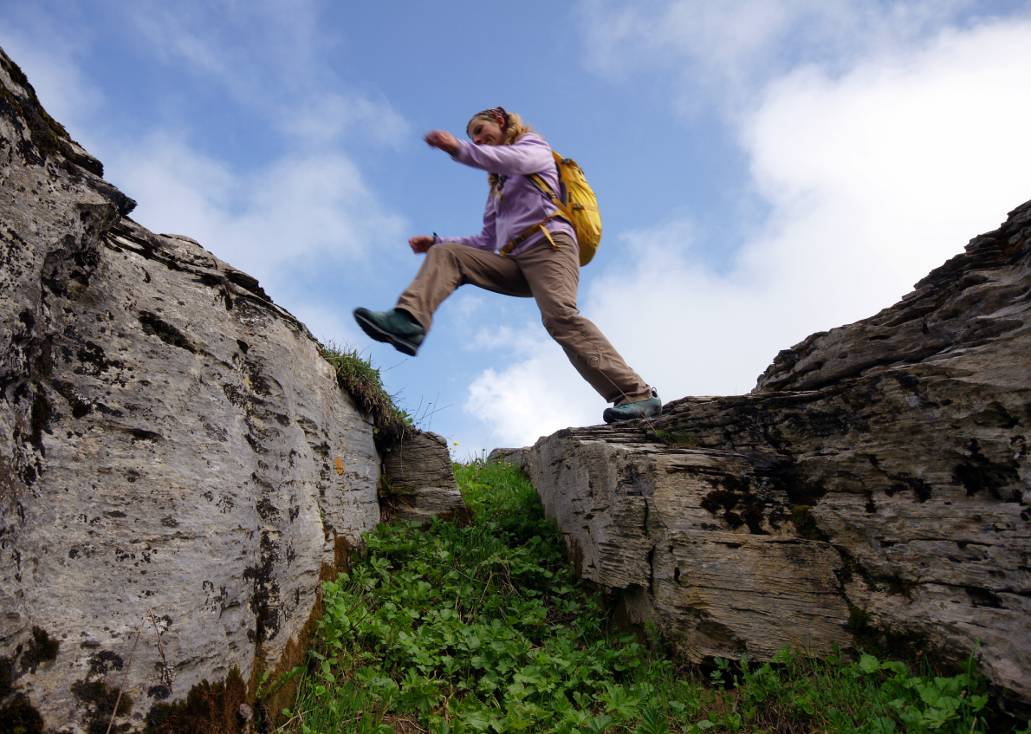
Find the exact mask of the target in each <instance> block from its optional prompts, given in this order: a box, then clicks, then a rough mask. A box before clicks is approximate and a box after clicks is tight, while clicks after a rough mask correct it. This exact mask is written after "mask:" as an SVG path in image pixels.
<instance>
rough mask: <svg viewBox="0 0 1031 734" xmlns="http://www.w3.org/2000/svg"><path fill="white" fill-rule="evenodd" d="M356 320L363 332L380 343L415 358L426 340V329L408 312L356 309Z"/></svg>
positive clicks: (394, 309) (396, 309) (397, 309)
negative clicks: (384, 343)
mask: <svg viewBox="0 0 1031 734" xmlns="http://www.w3.org/2000/svg"><path fill="white" fill-rule="evenodd" d="M354 320H355V321H357V322H358V326H360V327H362V331H364V332H365V333H366V334H368V335H369V336H371V337H372V338H373V339H375V340H376V341H378V342H387V343H389V344H393V345H394V349H396V350H397V351H399V352H404V353H405V354H410V355H411V356H413V357H414V356H415V353H416V352H417V351H419V345H420V344H422V340H423V339H425V338H426V329H424V328H422V324H420V323H419V322H418V321H416V320H415V319H414V318H412V316H411V315H410V314H409V313H408V312H407V311H402V310H401V309H399V308H392V309H390V310H389V311H370V310H369V309H367V308H356V309H355V310H354Z"/></svg>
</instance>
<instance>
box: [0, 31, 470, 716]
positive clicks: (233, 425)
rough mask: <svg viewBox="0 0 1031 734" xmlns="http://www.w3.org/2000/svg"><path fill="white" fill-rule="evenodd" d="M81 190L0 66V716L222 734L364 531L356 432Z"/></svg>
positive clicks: (102, 189)
mask: <svg viewBox="0 0 1031 734" xmlns="http://www.w3.org/2000/svg"><path fill="white" fill-rule="evenodd" d="M102 173H103V169H102V166H101V165H100V163H99V162H98V161H96V160H95V159H93V158H92V157H91V156H90V155H89V154H88V153H86V152H85V151H84V150H82V148H81V147H79V146H78V145H77V144H76V143H74V141H72V140H71V139H70V138H69V137H68V135H67V133H66V132H65V131H64V130H63V128H61V126H60V125H59V124H58V123H56V122H55V121H54V120H52V119H51V118H50V117H49V116H48V115H47V114H46V112H45V111H44V110H43V108H42V107H41V106H40V105H39V103H38V101H37V99H36V96H35V93H34V92H33V90H32V87H31V86H30V85H29V83H28V81H27V80H26V79H25V77H24V75H22V73H21V71H20V70H19V69H18V68H17V66H16V65H14V64H13V62H12V61H11V60H10V59H9V58H8V57H7V56H5V55H4V54H3V53H2V51H0V242H2V248H3V249H2V251H0V292H2V293H3V294H4V295H3V298H2V299H0V608H2V614H0V720H2V721H4V722H5V725H6V724H11V722H14V724H20V725H22V726H24V727H25V729H24V730H25V731H38V730H48V731H50V730H58V729H60V731H62V732H79V731H104V730H106V729H107V727H108V725H109V723H110V722H111V720H112V712H114V711H115V709H116V708H117V716H115V717H114V727H113V729H112V731H135V730H139V729H142V728H144V727H148V726H149V727H152V728H153V729H155V730H164V731H187V730H190V729H191V728H198V727H199V728H200V729H201V730H205V731H208V730H211V731H234V730H236V729H238V728H240V727H246V725H247V719H248V718H249V717H250V716H251V715H252V714H253V713H258V712H257V711H256V710H255V709H253V708H251V707H248V706H247V705H246V704H248V703H251V702H253V700H254V695H255V690H256V688H257V681H258V678H259V676H260V675H261V674H262V673H265V672H268V673H273V674H274V673H275V672H277V671H279V670H282V669H283V668H284V667H288V666H290V665H292V664H293V663H294V662H296V661H297V660H299V659H300V653H301V652H303V645H304V644H305V642H306V635H307V629H308V625H309V622H310V620H311V619H312V618H313V615H314V614H315V613H316V612H317V609H318V587H319V580H320V576H325V575H326V574H330V573H333V572H334V571H335V569H336V568H337V567H338V566H339V565H340V564H341V563H342V562H343V561H344V560H345V558H346V554H347V550H348V549H349V548H350V547H352V546H353V545H355V544H357V543H358V542H359V540H360V537H361V534H362V533H363V532H365V531H367V530H369V529H371V528H372V527H373V526H374V525H375V524H376V523H377V522H378V521H379V519H380V508H379V504H378V500H377V491H378V488H379V485H380V479H381V472H380V457H379V456H378V454H377V451H376V448H375V445H374V441H373V426H372V425H371V424H370V421H369V420H367V419H366V418H365V417H363V415H362V414H361V413H360V412H359V411H358V410H357V409H356V408H355V406H354V403H353V401H352V400H351V398H350V397H349V396H348V395H346V394H344V393H342V392H341V390H340V389H339V387H338V384H337V378H336V374H335V372H334V370H333V369H332V368H331V367H330V365H329V364H328V363H327V362H326V361H325V360H324V359H323V358H322V357H321V356H320V353H319V350H318V344H317V343H316V341H315V340H314V339H313V338H312V337H311V335H310V334H309V333H308V331H307V330H306V329H305V327H304V326H303V325H302V324H301V323H299V322H298V321H297V320H296V319H295V318H293V317H292V316H291V315H290V314H289V313H287V312H286V311H284V310H283V309H281V308H279V307H277V306H276V305H275V304H274V303H272V302H271V301H270V300H269V298H268V296H267V295H266V294H265V293H264V292H263V291H262V290H261V288H260V287H259V286H258V283H257V282H256V281H255V280H254V279H253V278H251V277H250V276H248V275H246V274H244V273H242V272H240V271H238V270H236V269H234V268H232V267H231V266H229V265H227V264H226V263H224V262H221V261H220V260H218V259H217V258H216V257H214V256H213V255H212V254H211V253H209V252H207V251H206V250H205V249H204V248H202V247H201V246H200V245H199V244H197V243H196V242H194V241H193V240H191V239H189V238H187V237H182V236H174V235H156V234H153V233H151V232H149V231H147V230H146V229H144V228H143V227H141V226H139V225H138V224H136V223H135V222H133V221H132V220H131V219H129V218H127V216H126V215H127V214H128V213H129V211H130V210H131V209H132V207H133V202H132V201H131V200H130V199H128V198H127V197H126V196H124V195H123V194H121V193H120V192H119V191H117V190H116V189H115V188H114V187H112V186H111V185H110V184H108V183H106V182H105V181H104V180H103V179H102V178H101V176H102ZM438 448H439V447H438ZM438 453H439V454H442V456H443V457H444V459H445V460H446V457H447V452H446V448H445V449H440V450H439V451H438ZM437 458H438V460H440V456H438V457H437ZM442 481H443V480H442ZM439 486H440V484H439V483H437V484H435V485H434V487H439ZM452 488H453V480H452ZM438 493H439V492H438ZM241 704H244V705H243V706H241ZM198 722H203V723H198ZM12 725H13V724H12ZM212 727H213V728H212Z"/></svg>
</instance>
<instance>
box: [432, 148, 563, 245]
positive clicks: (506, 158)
mask: <svg viewBox="0 0 1031 734" xmlns="http://www.w3.org/2000/svg"><path fill="white" fill-rule="evenodd" d="M459 144H460V146H461V147H460V148H459V149H458V151H457V152H456V153H455V154H454V155H453V156H451V157H452V158H454V159H455V160H456V161H458V162H459V163H464V164H465V165H467V166H472V167H473V168H479V169H482V170H484V171H487V172H488V173H495V174H497V175H498V176H501V177H502V180H503V183H502V185H501V192H500V195H496V193H495V192H494V191H493V190H492V191H490V192H489V193H488V194H487V206H486V208H484V210H483V231H482V232H480V234H477V235H472V236H471V237H443V238H441V240H442V241H443V242H458V243H460V244H463V245H468V246H469V247H476V248H479V249H481V250H489V251H491V252H498V251H499V250H500V249H501V248H502V247H504V246H505V244H506V243H507V242H508V241H509V240H510V239H512V238H513V237H515V236H516V235H519V234H521V233H522V232H524V231H525V230H527V229H528V228H529V227H530V226H532V225H534V224H538V223H540V222H543V221H544V218H545V217H547V216H548V215H549V214H550V213H551V212H553V211H555V206H554V205H553V204H552V203H551V202H550V201H549V200H548V199H547V197H545V196H544V194H542V193H541V191H540V189H538V188H537V187H536V186H534V185H533V182H532V181H530V179H529V178H527V176H528V175H529V174H531V173H539V174H540V175H541V177H542V178H543V179H544V180H545V181H546V182H547V183H548V185H549V186H551V187H552V190H553V191H558V185H559V183H558V171H557V170H556V169H555V159H554V158H553V157H552V155H551V146H550V145H548V142H547V141H546V140H545V139H544V138H542V137H541V136H540V135H537V134H536V133H532V132H530V133H526V134H524V135H523V136H522V137H521V138H519V139H518V140H517V141H516V142H514V143H513V144H511V145H476V144H475V143H470V142H467V141H465V140H460V141H459ZM545 226H546V227H547V229H548V231H549V232H565V233H566V234H568V235H569V236H570V237H571V238H572V239H573V241H574V242H575V241H576V234H575V233H574V232H573V228H572V226H570V224H569V223H568V222H566V220H564V219H550V220H548V222H547V224H546V225H545ZM543 237H544V234H543V233H541V232H538V233H537V234H535V235H532V236H531V237H529V238H527V240H526V241H525V242H522V243H521V244H520V245H519V246H518V247H516V248H515V249H514V250H513V251H512V252H511V253H510V254H512V255H515V254H518V253H520V252H522V251H523V250H526V249H527V248H529V247H532V246H533V245H535V244H537V243H538V242H540V241H541V239H542V238H543Z"/></svg>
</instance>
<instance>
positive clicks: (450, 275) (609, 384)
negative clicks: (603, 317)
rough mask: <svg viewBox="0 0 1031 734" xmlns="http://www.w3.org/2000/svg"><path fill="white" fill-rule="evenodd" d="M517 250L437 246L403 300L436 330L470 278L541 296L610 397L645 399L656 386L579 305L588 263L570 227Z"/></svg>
mask: <svg viewBox="0 0 1031 734" xmlns="http://www.w3.org/2000/svg"><path fill="white" fill-rule="evenodd" d="M553 237H554V240H555V244H556V245H558V249H557V250H556V249H553V248H552V247H551V246H549V245H548V243H547V242H545V241H542V242H541V243H539V244H536V245H533V246H531V247H530V248H529V249H527V250H525V251H523V252H519V253H517V254H515V255H513V256H508V257H506V256H503V255H497V254H495V253H493V252H487V251H485V250H479V249H476V248H475V247H468V246H466V245H460V244H456V243H449V244H440V245H434V246H433V247H431V248H430V249H429V250H428V251H427V252H426V259H425V261H424V262H423V264H422V267H421V268H419V273H418V274H417V275H416V276H415V280H414V281H412V284H411V285H410V286H409V287H408V290H406V291H405V292H404V293H402V294H401V297H400V298H399V299H398V301H397V308H400V309H402V310H404V311H407V312H408V313H410V314H411V315H412V316H413V317H415V319H416V320H417V321H418V322H419V323H420V324H422V325H423V327H425V329H426V331H429V329H430V324H431V323H432V321H433V313H434V311H436V310H437V307H438V306H440V304H441V303H443V302H444V299H445V298H447V297H448V296H449V295H451V294H452V293H453V292H454V291H455V289H456V288H458V287H459V286H461V285H465V284H466V283H471V284H472V285H475V286H479V287H480V288H485V289H487V290H489V291H494V292H495V293H501V294H503V295H506V296H523V297H528V296H533V298H534V300H535V301H537V307H538V308H539V309H540V311H541V321H543V322H544V328H545V329H547V331H548V333H549V334H550V335H551V337H552V338H553V339H554V340H555V341H557V342H558V343H559V345H560V346H561V347H562V349H563V350H565V353H566V356H567V357H569V361H570V362H572V363H573V366H574V367H575V368H576V370H577V372H579V373H580V375H581V376H582V377H583V378H584V379H585V380H587V382H588V383H590V385H591V387H593V388H594V389H595V390H597V391H598V394H599V395H601V396H602V397H603V398H605V399H606V400H607V401H609V402H611V403H616V404H622V403H627V402H634V401H637V400H645V399H647V398H649V397H651V389H650V388H649V386H648V385H647V383H645V382H644V381H643V380H642V379H641V378H640V376H638V374H637V373H636V372H634V371H633V370H632V369H630V367H629V366H628V365H627V363H626V362H624V361H623V358H622V357H621V356H619V352H617V351H616V350H615V348H613V346H612V345H611V344H610V343H609V340H608V339H606V338H605V335H604V334H602V333H601V331H600V330H599V329H598V327H597V326H595V325H594V324H593V323H592V322H591V321H590V320H589V319H587V318H584V317H583V316H581V315H580V311H579V310H578V309H577V307H576V289H577V286H578V284H579V282H580V261H579V258H578V255H577V252H576V245H575V243H574V242H573V241H572V239H571V238H570V237H569V236H568V235H566V234H564V233H561V232H560V233H555V234H554V235H553Z"/></svg>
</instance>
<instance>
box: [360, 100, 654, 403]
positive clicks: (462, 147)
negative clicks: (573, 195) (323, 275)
mask: <svg viewBox="0 0 1031 734" xmlns="http://www.w3.org/2000/svg"><path fill="white" fill-rule="evenodd" d="M466 133H467V134H468V135H469V138H470V139H471V140H472V142H471V143H470V142H466V141H462V140H458V139H457V138H456V137H455V136H454V135H452V134H451V133H448V132H445V131H443V130H434V131H433V132H430V133H428V134H427V135H426V138H425V139H426V142H427V143H428V144H429V145H430V146H432V147H434V148H439V149H440V150H443V151H444V152H446V153H449V154H450V155H451V157H452V158H453V159H454V160H456V161H458V162H459V163H464V164H465V165H467V166H472V167H473V168H479V169H482V170H484V171H487V172H488V174H489V176H488V178H489V181H490V191H489V194H488V196H487V206H486V209H485V210H484V213H483V231H482V232H481V233H480V234H478V235H474V236H471V237H453V238H452V237H446V238H440V237H437V235H436V234H434V235H432V236H429V235H416V236H414V237H412V238H411V239H409V240H408V244H409V245H410V246H411V248H412V252H414V253H417V254H419V253H426V260H425V261H424V262H423V264H422V267H421V268H420V269H419V273H418V275H416V276H415V280H414V281H412V284H411V285H410V286H409V287H408V289H407V290H406V291H405V292H404V293H402V294H401V297H400V298H399V299H398V301H397V306H396V307H395V308H393V309H391V310H389V311H369V310H368V309H366V308H358V309H355V312H354V317H355V319H356V320H357V321H358V325H359V326H361V328H362V330H363V331H365V333H366V334H368V335H369V336H370V337H372V338H373V339H376V340H377V341H382V342H388V343H390V344H393V345H394V347H395V348H397V349H398V350H399V351H401V352H404V353H405V354H410V355H413V356H414V355H415V353H416V351H417V350H418V349H419V345H420V344H422V340H423V339H424V338H425V336H426V332H427V331H429V328H430V325H431V323H432V320H433V313H434V311H436V310H437V307H438V306H439V305H440V304H441V303H442V302H443V301H444V299H445V298H447V297H448V296H449V295H451V293H452V292H454V290H455V289H456V288H458V287H459V286H461V285H464V284H466V283H471V284H473V285H476V286H479V287H480V288H485V289H487V290H490V291H494V292H496V293H501V294H504V295H509V296H524V297H526V296H532V297H533V298H534V300H536V301H537V306H538V307H539V308H540V311H541V320H542V321H543V322H544V328H545V329H547V331H548V333H549V334H550V335H551V336H552V338H553V339H555V341H557V342H558V343H559V345H561V347H562V349H563V350H565V353H566V356H567V357H569V361H570V362H572V363H573V366H574V367H575V368H576V369H577V371H578V372H579V373H580V375H581V376H582V377H583V378H584V379H585V380H587V382H588V383H590V385H591V387H593V388H594V389H595V390H597V391H598V394H600V395H601V396H602V397H603V398H605V400H606V401H608V402H611V403H615V405H614V407H611V408H607V409H606V410H605V412H604V414H603V416H602V417H603V419H604V420H605V422H606V423H612V422H614V421H622V420H630V419H634V418H647V417H650V416H654V415H658V414H659V412H660V411H661V409H662V403H661V402H660V401H659V397H658V394H657V393H656V391H655V390H654V389H652V388H651V387H650V386H649V385H648V384H647V383H645V382H644V381H643V380H642V379H641V378H640V377H639V376H638V374H637V373H636V372H634V371H633V370H632V369H630V367H629V366H627V364H626V362H624V361H623V358H622V357H620V356H619V353H618V352H616V350H615V349H614V348H613V347H612V345H611V344H610V343H609V341H608V339H606V338H605V335H604V334H602V333H601V331H600V330H599V329H598V327H597V326H595V325H594V324H593V323H592V322H591V321H589V320H588V319H586V318H584V317H583V316H581V315H580V312H579V310H578V309H577V307H576V289H577V285H578V283H579V280H580V261H579V256H578V252H577V243H576V235H575V233H574V232H573V228H572V226H571V225H570V224H569V223H568V222H567V221H565V220H564V219H562V218H557V217H555V216H554V212H555V206H554V205H553V204H552V203H551V201H550V200H549V198H548V197H547V196H545V194H544V193H543V192H542V191H541V190H540V189H538V188H537V187H536V186H535V185H534V183H533V182H532V181H531V180H530V178H529V176H530V175H531V174H539V175H540V176H541V177H542V178H543V179H544V180H545V182H546V183H547V184H548V185H549V186H550V187H551V189H552V191H558V190H559V181H558V171H557V170H556V167H555V161H554V158H553V157H552V153H551V147H550V146H549V145H548V143H547V142H546V141H545V140H544V138H542V137H541V136H540V135H537V134H536V133H535V132H533V131H531V130H530V128H528V127H527V126H526V125H524V124H523V122H522V120H521V119H520V118H519V116H518V115H516V114H514V113H511V112H506V111H505V110H504V109H503V108H501V107H494V108H492V109H489V110H484V111H483V112H478V113H476V114H475V115H473V117H472V119H471V120H469V124H468V125H467V126H466Z"/></svg>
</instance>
